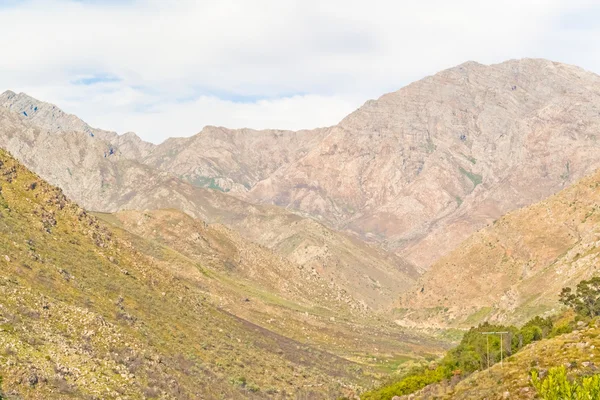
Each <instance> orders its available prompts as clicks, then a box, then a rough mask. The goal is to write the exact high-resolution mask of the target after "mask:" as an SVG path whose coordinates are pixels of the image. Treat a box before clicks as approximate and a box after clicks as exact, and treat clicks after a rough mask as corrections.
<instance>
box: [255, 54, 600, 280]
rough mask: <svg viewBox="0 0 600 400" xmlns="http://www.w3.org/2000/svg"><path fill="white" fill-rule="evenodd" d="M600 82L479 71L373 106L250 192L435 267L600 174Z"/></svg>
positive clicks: (460, 71) (550, 69) (558, 67)
mask: <svg viewBox="0 0 600 400" xmlns="http://www.w3.org/2000/svg"><path fill="white" fill-rule="evenodd" d="M599 113H600V77H599V76H598V75H595V74H593V73H590V72H586V71H584V70H582V69H580V68H577V67H573V66H569V65H564V64H559V63H555V62H551V61H546V60H538V59H523V60H511V61H507V62H504V63H501V64H497V65H490V66H485V65H481V64H477V63H474V62H468V63H465V64H462V65H459V66H457V67H454V68H451V69H448V70H445V71H442V72H440V73H438V74H436V75H434V76H431V77H427V78H425V79H422V80H420V81H418V82H415V83H412V84H410V85H408V86H406V87H404V88H402V89H400V90H399V91H397V92H394V93H389V94H386V95H384V96H382V97H381V98H379V99H378V100H375V101H368V102H367V103H366V104H365V105H364V106H362V107H361V108H360V109H358V110H357V111H355V112H354V113H352V114H350V115H349V116H348V117H346V118H345V119H344V120H343V121H341V122H340V123H339V124H338V125H336V126H334V127H332V128H329V129H328V130H327V136H326V137H325V138H324V139H323V140H322V141H321V142H320V143H319V145H318V146H317V147H315V148H314V149H313V150H311V151H310V152H309V153H308V154H307V155H306V156H304V157H302V158H301V159H300V160H298V161H296V162H294V163H291V164H290V165H288V166H285V167H283V168H280V169H279V170H278V171H276V172H275V173H274V174H273V175H272V176H270V177H269V178H268V179H265V180H263V181H261V182H259V183H258V184H257V185H256V186H255V187H254V188H253V189H252V190H251V191H250V193H249V195H248V197H247V198H248V199H250V200H251V201H254V202H263V203H270V204H277V205H280V206H283V207H286V208H289V209H294V210H298V211H300V212H303V213H307V214H309V215H312V216H313V217H315V218H318V219H319V220H321V221H324V222H326V223H327V224H329V225H330V226H332V227H335V228H337V229H342V230H347V231H350V232H353V233H355V234H357V235H359V236H360V237H362V238H364V239H368V240H372V241H375V242H379V243H382V244H383V245H384V246H385V247H386V248H389V249H392V250H395V251H397V252H398V254H400V255H402V256H404V257H406V258H407V259H408V260H409V261H411V262H413V263H414V264H416V265H417V266H420V267H423V268H427V267H428V266H429V265H430V264H432V263H433V262H434V261H435V260H436V259H437V258H439V257H440V256H442V255H444V254H446V253H447V252H449V251H450V250H451V249H452V248H454V247H455V246H456V245H458V244H459V243H460V242H461V241H462V240H464V239H466V238H467V237H468V236H469V235H470V234H471V233H473V232H474V231H476V230H477V229H479V228H481V227H483V226H485V225H486V224H487V223H489V222H491V221H493V220H494V219H496V218H498V217H500V216H501V215H503V214H505V213H506V212H508V211H511V210H514V209H517V208H520V207H523V206H526V205H529V204H531V203H534V202H536V201H540V200H542V199H543V198H546V197H547V196H549V195H551V194H553V193H555V192H557V191H559V190H560V189H562V188H564V187H566V186H568V185H569V184H570V183H572V182H574V181H575V180H577V179H578V178H581V177H583V176H585V175H587V174H589V173H591V172H592V171H594V170H595V169H596V168H598V167H600V151H599V150H600V148H599V147H600V142H599V141H598V131H599V128H600V126H599V124H600V122H599V119H598V115H599Z"/></svg>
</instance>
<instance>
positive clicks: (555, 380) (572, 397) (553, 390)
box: [531, 366, 600, 400]
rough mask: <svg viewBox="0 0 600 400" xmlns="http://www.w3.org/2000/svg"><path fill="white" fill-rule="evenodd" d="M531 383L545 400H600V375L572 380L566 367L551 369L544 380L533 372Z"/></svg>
mask: <svg viewBox="0 0 600 400" xmlns="http://www.w3.org/2000/svg"><path fill="white" fill-rule="evenodd" d="M531 383H532V384H533V387H535V389H536V390H537V393H538V395H539V396H540V397H541V398H542V399H544V400H584V399H585V400H600V375H592V376H588V377H584V378H581V379H578V380H570V379H569V378H568V376H567V369H566V368H565V367H564V366H560V367H556V368H552V369H550V371H549V372H548V376H547V377H545V378H544V379H540V377H539V374H538V372H537V371H535V370H534V371H532V372H531Z"/></svg>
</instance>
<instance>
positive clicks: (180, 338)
mask: <svg viewBox="0 0 600 400" xmlns="http://www.w3.org/2000/svg"><path fill="white" fill-rule="evenodd" d="M0 162H1V166H0V186H1V194H2V196H1V197H0V298H1V300H0V306H1V307H0V329H1V332H0V365H2V371H1V373H2V375H3V376H4V390H5V391H7V392H8V393H13V394H14V395H15V396H16V395H20V396H22V397H24V398H39V399H48V398H61V399H62V398H69V397H72V398H102V399H104V398H116V397H119V396H121V397H122V398H142V397H148V398H150V397H163V398H201V397H204V398H223V397H225V398H238V397H248V396H252V395H253V391H254V390H258V393H257V394H256V396H257V397H259V398H264V397H266V396H268V394H269V393H272V394H273V395H275V393H279V394H278V395H277V396H281V395H282V394H283V393H288V394H289V393H293V392H302V391H305V392H307V391H318V392H319V393H321V394H320V395H318V394H315V397H317V398H318V397H326V398H327V397H330V396H331V394H330V393H329V394H327V393H328V392H329V391H330V390H331V391H338V390H339V388H340V387H342V386H349V382H360V381H361V379H363V378H361V375H360V374H358V373H357V372H356V371H357V368H356V366H355V365H354V364H352V363H350V362H348V361H346V360H344V359H341V358H339V357H336V356H333V355H331V354H329V353H325V352H323V351H319V350H317V349H314V348H311V347H309V346H306V345H301V344H300V343H297V342H294V341H293V340H290V339H287V338H284V337H282V336H280V335H278V334H276V333H272V332H269V331H266V330H264V329H262V328H260V327H258V326H256V325H253V324H252V323H249V322H247V321H244V320H241V319H239V318H237V317H235V316H233V315H231V314H230V313H227V312H225V311H223V310H220V309H219V308H217V307H215V305H214V304H213V300H212V298H211V297H210V296H209V295H208V294H207V292H206V291H205V288H206V287H208V286H209V284H208V283H205V284H203V283H202V282H203V279H205V280H208V277H205V276H204V275H203V274H202V273H201V271H200V270H199V269H198V268H197V266H196V265H195V264H193V263H190V262H189V261H185V260H183V259H182V258H180V256H179V255H173V256H172V257H170V258H169V257H167V256H168V255H169V250H168V249H165V248H160V247H156V248H155V249H154V250H155V252H156V254H154V255H153V254H152V253H150V252H143V253H142V252H139V251H137V250H136V249H135V248H134V247H133V246H132V244H131V242H130V241H129V240H127V236H126V235H123V233H122V232H118V231H117V230H113V229H111V228H109V227H107V226H106V225H105V224H104V223H102V222H99V221H98V220H97V219H96V218H95V217H93V216H90V215H89V214H87V213H86V212H85V211H84V210H82V209H81V208H79V207H78V206H77V205H75V204H73V203H70V202H69V201H68V200H66V199H65V197H64V196H63V194H62V193H61V192H60V190H58V189H56V188H54V187H52V186H50V185H48V184H46V183H45V182H43V181H41V180H40V179H39V178H38V177H37V176H36V175H34V174H32V173H30V172H29V171H28V170H26V169H25V168H24V167H22V166H21V165H20V164H18V163H17V162H16V161H14V160H13V159H12V158H10V157H9V156H8V155H7V154H6V153H5V152H3V151H0ZM148 246H149V247H152V244H148ZM191 275H195V276H196V278H197V279H194V280H189V279H186V277H187V276H191ZM203 277H204V278H203ZM207 282H208V281H207Z"/></svg>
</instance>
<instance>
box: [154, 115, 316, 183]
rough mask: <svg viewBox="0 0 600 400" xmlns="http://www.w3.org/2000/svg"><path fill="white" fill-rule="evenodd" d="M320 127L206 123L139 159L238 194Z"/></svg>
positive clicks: (300, 153)
mask: <svg viewBox="0 0 600 400" xmlns="http://www.w3.org/2000/svg"><path fill="white" fill-rule="evenodd" d="M325 132H326V131H325V130H324V129H316V130H312V131H299V132H292V131H277V130H264V131H255V130H252V129H238V130H230V129H225V128H217V127H213V126H207V127H206V128H204V129H203V130H202V132H200V133H199V134H197V135H195V136H192V137H190V138H173V139H168V140H167V141H165V142H164V143H162V144H161V145H159V146H158V147H157V148H156V150H155V151H153V152H152V154H150V156H149V157H147V158H145V159H144V160H143V162H144V163H145V164H147V165H150V166H152V167H154V168H158V169H161V170H164V171H169V172H172V173H173V174H175V175H177V176H180V177H183V178H184V179H185V180H187V181H189V182H191V183H193V184H194V185H195V186H200V187H209V188H212V189H218V190H221V191H225V192H230V191H231V192H240V193H243V192H246V191H248V190H249V189H251V188H252V187H254V186H255V185H256V184H257V183H258V182H260V181H262V180H264V179H266V178H268V177H269V176H271V175H272V174H273V173H274V172H275V171H277V170H278V169H279V168H282V167H284V166H287V165H289V164H291V163H293V162H296V161H298V160H299V159H301V158H302V157H304V156H305V155H306V154H307V153H308V151H310V150H311V149H312V148H314V147H315V146H316V145H317V144H318V143H319V142H320V141H321V140H322V139H323V137H324V136H325Z"/></svg>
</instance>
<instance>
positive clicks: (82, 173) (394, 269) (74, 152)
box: [0, 107, 416, 308]
mask: <svg viewBox="0 0 600 400" xmlns="http://www.w3.org/2000/svg"><path fill="white" fill-rule="evenodd" d="M46 125H47V124H46V123H44V124H42V125H40V126H38V125H36V122H35V121H32V120H31V118H30V117H28V116H24V115H21V114H18V113H16V112H14V111H10V110H8V109H5V108H2V107H0V133H1V135H0V147H3V148H5V149H8V150H9V151H11V152H12V153H13V154H14V155H15V157H17V158H18V159H19V160H21V161H22V162H23V163H24V164H25V165H26V166H28V167H29V168H31V169H32V170H34V171H35V172H36V173H39V174H40V175H41V176H42V177H43V178H45V179H47V180H48V181H49V182H51V183H53V184H56V185H58V186H60V187H61V188H63V189H64V191H65V193H66V194H67V196H69V197H70V198H72V199H74V200H76V201H78V202H80V203H81V204H82V205H83V206H85V207H86V208H88V209H91V210H95V211H103V212H114V211H118V210H123V209H137V210H145V209H150V210H152V209H168V208H176V209H179V210H182V211H184V212H186V213H187V214H189V215H191V216H194V217H196V218H199V219H202V220H205V221H208V222H210V223H214V222H218V223H222V224H225V225H227V226H228V227H230V228H232V229H235V230H237V231H239V232H240V233H241V234H242V235H244V236H245V237H247V238H249V239H251V240H252V241H254V242H256V243H259V244H262V245H265V246H268V247H269V248H272V249H275V250H277V249H279V248H281V249H283V250H284V251H283V252H282V253H281V254H283V255H285V256H286V257H288V258H289V259H290V260H292V261H294V262H301V264H303V265H305V264H306V265H310V266H312V267H314V268H316V269H317V273H321V272H324V275H323V276H324V277H326V278H327V279H328V280H329V279H331V278H333V279H335V280H336V283H337V284H338V285H339V286H340V287H342V288H344V289H345V290H347V291H348V292H349V293H351V296H353V297H354V298H355V299H357V300H359V301H363V302H364V303H365V304H366V305H368V306H369V307H374V308H381V307H386V306H388V305H389V304H391V302H392V301H393V300H394V299H395V298H396V297H397V296H398V295H399V294H400V293H401V292H402V291H403V290H405V289H407V288H408V287H409V285H410V284H411V283H412V281H413V280H414V278H415V277H416V273H415V271H414V269H413V268H412V266H410V264H408V263H406V262H405V261H403V260H401V259H400V258H398V257H394V256H390V255H388V254H386V253H384V252H382V251H378V250H374V249H371V248H370V247H369V246H366V245H365V244H363V243H361V242H359V241H356V240H352V239H349V238H346V237H345V236H344V235H341V234H339V233H337V232H335V231H332V230H330V229H327V228H324V227H322V226H321V225H319V224H317V223H313V222H312V221H308V220H307V221H303V218H301V217H299V216H297V215H295V214H292V213H290V212H287V211H285V210H282V209H280V208H277V207H273V206H256V205H252V204H250V203H247V202H245V201H243V200H240V199H237V198H234V197H232V196H227V195H225V194H224V193H221V192H219V191H216V190H209V189H205V188H200V187H196V186H193V185H191V184H190V183H188V182H185V181H183V180H181V179H178V178H177V177H175V176H173V175H172V174H171V173H170V172H165V171H157V170H156V169H154V168H152V167H150V166H147V165H145V164H142V163H140V162H138V161H136V160H133V159H129V158H128V157H127V155H126V154H123V153H122V152H121V151H119V149H118V148H117V147H116V145H114V144H111V143H109V142H107V141H105V140H103V139H101V138H100V137H97V136H92V135H90V134H88V133H86V132H82V131H63V130H58V129H57V130H54V131H48V130H46V128H45V126H46ZM307 228H308V229H307ZM306 235H309V236H310V237H311V240H305V239H303V237H305V236H306ZM339 243H342V246H341V247H340V245H339ZM300 246H303V247H300ZM309 247H310V249H312V252H311V251H307V249H308V248H309ZM299 254H301V255H299ZM357 271H358V272H357ZM359 272H360V273H359ZM357 274H358V275H357ZM376 282H379V284H377V283H376Z"/></svg>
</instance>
